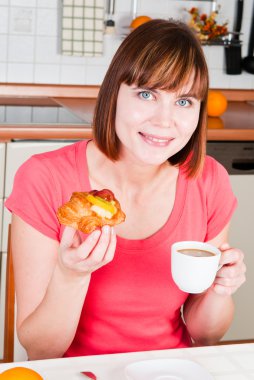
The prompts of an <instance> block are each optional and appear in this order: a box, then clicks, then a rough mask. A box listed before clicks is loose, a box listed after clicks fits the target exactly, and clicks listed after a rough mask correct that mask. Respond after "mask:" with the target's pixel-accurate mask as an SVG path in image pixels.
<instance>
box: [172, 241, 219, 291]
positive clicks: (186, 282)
mask: <svg viewBox="0 0 254 380" xmlns="http://www.w3.org/2000/svg"><path fill="white" fill-rule="evenodd" d="M220 256H221V252H220V250H219V249H218V248H216V247H214V246H213V245H211V244H208V243H203V242H198V241H181V242H177V243H174V244H173V245H172V247H171V272H172V277H173V280H174V282H175V283H176V285H177V286H178V287H179V289H180V290H182V291H184V292H187V293H202V292H203V291H205V290H206V289H208V288H209V287H210V286H211V285H212V283H213V281H214V279H215V277H216V273H217V271H218V269H219V268H220V266H219V261H220Z"/></svg>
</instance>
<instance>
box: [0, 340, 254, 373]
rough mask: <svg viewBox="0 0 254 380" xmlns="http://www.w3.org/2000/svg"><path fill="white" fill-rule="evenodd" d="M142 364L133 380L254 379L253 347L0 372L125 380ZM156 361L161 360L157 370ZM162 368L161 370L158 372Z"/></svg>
mask: <svg viewBox="0 0 254 380" xmlns="http://www.w3.org/2000/svg"><path fill="white" fill-rule="evenodd" d="M143 360H147V362H146V363H143V365H142V364H141V367H140V368H141V371H140V372H139V375H137V373H138V372H136V375H135V376H133V377H131V378H132V379H137V378H138V379H140V380H141V379H142V380H143V379H148V378H149V379H155V378H156V379H158V380H159V378H160V379H161V380H162V379H165V380H166V379H173V378H174V379H179V380H180V378H181V379H182V380H187V379H194V378H195V379H196V380H205V379H209V380H210V379H214V380H244V379H246V380H248V379H249V380H251V379H253V378H254V343H252V344H251V343H249V344H233V345H219V346H209V347H193V348H182V349H172V350H161V351H146V352H133V353H124V354H111V355H94V356H83V357H82V356H80V357H74V358H63V359H49V360H36V361H27V362H19V363H17V362H16V363H6V364H0V372H2V371H4V370H6V369H9V368H11V367H15V366H23V367H28V368H32V369H33V370H35V371H37V372H39V373H40V374H41V375H42V376H43V377H44V379H47V380H58V379H61V380H85V379H87V377H85V376H83V375H81V371H92V372H94V374H95V375H96V376H97V379H98V380H127V377H126V376H125V368H126V366H128V365H129V364H132V363H135V362H140V361H143ZM154 360H155V361H156V362H155V361H154ZM157 360H160V363H159V364H160V365H159V366H158V362H157ZM161 360H162V361H163V362H162V361H161ZM179 361H180V363H179ZM154 363H157V366H155V367H153V368H156V370H155V369H153V372H154V373H157V376H156V375H155V374H154V373H153V376H152V373H149V375H150V376H147V375H148V373H147V370H146V366H147V365H149V364H150V365H153V366H154V365H155V364H154ZM165 363H168V364H167V365H168V366H169V365H170V368H171V370H165ZM163 364H164V367H163V368H164V370H163V369H161V367H162V366H163ZM179 365H180V366H181V367H180V368H179ZM187 365H188V368H189V367H190V366H192V368H191V372H190V373H188V374H187V375H186V366H187ZM193 366H200V367H201V368H203V371H204V372H205V374H204V372H203V371H202V373H203V375H200V373H199V374H197V371H196V368H195V367H193ZM150 368H151V367H150ZM158 368H160V370H158ZM176 368H178V369H176ZM172 372H173V373H172ZM183 372H184V374H183ZM158 373H160V374H159V375H158ZM170 374H174V375H178V376H171V375H170ZM179 376H180V377H179ZM128 379H130V377H128Z"/></svg>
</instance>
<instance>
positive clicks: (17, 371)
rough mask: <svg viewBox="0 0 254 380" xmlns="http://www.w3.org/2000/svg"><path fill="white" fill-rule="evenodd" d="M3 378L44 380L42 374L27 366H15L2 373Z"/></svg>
mask: <svg viewBox="0 0 254 380" xmlns="http://www.w3.org/2000/svg"><path fill="white" fill-rule="evenodd" d="M0 379H1V380H43V378H42V377H41V375H39V374H38V372H36V371H34V370H33V369H30V368H26V367H13V368H10V369H7V370H6V371H4V372H2V373H1V374H0Z"/></svg>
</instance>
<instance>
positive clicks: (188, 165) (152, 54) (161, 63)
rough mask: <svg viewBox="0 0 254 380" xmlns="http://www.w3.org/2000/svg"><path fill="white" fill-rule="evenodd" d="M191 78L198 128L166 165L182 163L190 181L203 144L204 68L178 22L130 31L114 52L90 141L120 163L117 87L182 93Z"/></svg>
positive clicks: (199, 51) (190, 36) (156, 23)
mask: <svg viewBox="0 0 254 380" xmlns="http://www.w3.org/2000/svg"><path fill="white" fill-rule="evenodd" d="M193 74H194V80H193V83H192V89H191V90H190V92H191V93H193V92H194V93H195V95H196V96H197V97H198V99H200V100H201V107H200V115H199V121H198V125H197V128H196V130H195V132H194V133H193V135H192V137H191V139H190V140H189V142H188V143H187V144H186V146H185V147H183V148H182V149H181V150H180V151H179V152H178V153H176V154H175V155H174V156H172V157H170V158H169V159H168V161H169V162H170V163H171V164H172V165H182V164H184V166H185V169H186V172H187V174H188V175H189V176H190V177H192V176H194V175H195V174H197V173H198V172H199V170H200V169H201V168H202V165H203V161H204V156H205V146H206V102H207V92H208V70H207V65H206V62H205V58H204V54H203V51H202V48H201V46H200V42H199V41H198V40H197V38H196V36H195V35H194V33H193V32H192V31H191V30H190V28H189V27H188V26H187V25H186V24H184V23H182V22H178V21H173V20H170V21H166V20H152V21H149V22H146V23H145V24H143V25H141V26H140V27H138V28H137V29H135V30H134V31H132V32H131V33H130V34H129V35H128V36H127V37H126V39H125V40H124V41H123V43H122V44H121V45H120V47H119V49H118V50H117V52H116V54H115V56H114V57H113V60H112V62H111V64H110V66H109V68H108V71H107V73H106V76H105V78H104V81H103V83H102V85H101V88H100V91H99V95H98V98H97V104H96V108H95V114H94V120H93V125H94V130H93V134H94V140H95V142H96V144H97V146H98V148H99V149H100V150H101V151H102V152H103V153H104V154H105V155H106V156H107V157H108V158H110V159H111V160H114V161H116V160H118V159H119V154H120V141H119V139H118V137H117V135H116V132H115V117H116V104H117V97H118V92H119V88H120V85H121V84H122V83H125V84H127V85H132V84H136V85H137V86H138V87H141V88H142V87H149V88H159V89H162V90H169V91H178V90H180V89H181V88H182V87H183V86H184V85H185V84H186V83H187V82H188V81H189V80H190V78H191V76H192V75H193Z"/></svg>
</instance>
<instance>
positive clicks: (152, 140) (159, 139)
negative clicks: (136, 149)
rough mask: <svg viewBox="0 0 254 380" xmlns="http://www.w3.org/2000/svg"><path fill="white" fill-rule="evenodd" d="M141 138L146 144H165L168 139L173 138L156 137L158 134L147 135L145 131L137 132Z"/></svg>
mask: <svg viewBox="0 0 254 380" xmlns="http://www.w3.org/2000/svg"><path fill="white" fill-rule="evenodd" d="M139 134H140V135H141V137H142V138H143V140H145V141H146V142H147V143H148V144H150V145H154V146H167V145H168V144H169V143H170V141H172V140H173V138H171V137H158V136H152V135H147V134H145V133H142V132H139Z"/></svg>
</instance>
